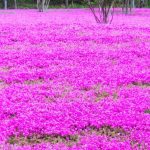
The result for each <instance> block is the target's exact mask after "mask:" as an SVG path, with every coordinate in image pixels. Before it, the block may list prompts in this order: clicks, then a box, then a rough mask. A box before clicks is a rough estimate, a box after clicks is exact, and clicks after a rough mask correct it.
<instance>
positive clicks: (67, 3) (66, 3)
mask: <svg viewBox="0 0 150 150" xmlns="http://www.w3.org/2000/svg"><path fill="white" fill-rule="evenodd" d="M65 5H66V8H68V5H69V2H68V0H65Z"/></svg>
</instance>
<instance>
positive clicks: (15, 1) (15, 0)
mask: <svg viewBox="0 0 150 150" xmlns="http://www.w3.org/2000/svg"><path fill="white" fill-rule="evenodd" d="M14 3H15V9H17V0H14Z"/></svg>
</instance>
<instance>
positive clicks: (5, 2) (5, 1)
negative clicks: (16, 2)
mask: <svg viewBox="0 0 150 150" xmlns="http://www.w3.org/2000/svg"><path fill="white" fill-rule="evenodd" d="M4 9H7V0H4Z"/></svg>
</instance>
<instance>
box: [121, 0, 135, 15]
mask: <svg viewBox="0 0 150 150" xmlns="http://www.w3.org/2000/svg"><path fill="white" fill-rule="evenodd" d="M134 3H135V1H134V0H123V4H122V12H123V13H125V14H128V13H129V11H130V12H131V10H132V8H133V6H134ZM134 7H135V6H134Z"/></svg>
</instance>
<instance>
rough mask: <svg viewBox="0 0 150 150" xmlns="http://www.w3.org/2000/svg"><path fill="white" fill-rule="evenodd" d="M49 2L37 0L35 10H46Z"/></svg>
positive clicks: (48, 0)
mask: <svg viewBox="0 0 150 150" xmlns="http://www.w3.org/2000/svg"><path fill="white" fill-rule="evenodd" d="M49 3H50V0H37V9H38V10H39V11H40V12H43V11H45V10H47V9H48V6H49Z"/></svg>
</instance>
